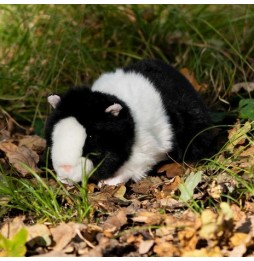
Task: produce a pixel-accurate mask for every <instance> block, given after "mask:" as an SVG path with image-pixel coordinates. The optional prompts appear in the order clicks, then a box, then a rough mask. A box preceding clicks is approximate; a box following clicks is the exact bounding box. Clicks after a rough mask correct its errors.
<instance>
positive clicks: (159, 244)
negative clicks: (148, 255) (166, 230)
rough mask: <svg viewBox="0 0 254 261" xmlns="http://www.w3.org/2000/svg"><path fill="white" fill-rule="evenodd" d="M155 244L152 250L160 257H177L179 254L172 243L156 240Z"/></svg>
mask: <svg viewBox="0 0 254 261" xmlns="http://www.w3.org/2000/svg"><path fill="white" fill-rule="evenodd" d="M155 243H156V245H155V246H154V248H153V250H154V252H155V253H156V254H157V255H158V256H160V257H169V256H179V254H180V249H179V248H178V247H176V246H175V245H174V244H173V243H172V242H167V241H165V240H164V239H160V238H156V239H155Z"/></svg>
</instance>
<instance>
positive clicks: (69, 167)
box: [59, 165, 73, 173]
mask: <svg viewBox="0 0 254 261" xmlns="http://www.w3.org/2000/svg"><path fill="white" fill-rule="evenodd" d="M59 169H61V170H63V171H64V172H67V173H70V172H71V171H72V169H73V167H72V165H61V166H59Z"/></svg>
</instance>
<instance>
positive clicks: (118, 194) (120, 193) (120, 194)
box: [113, 185, 127, 201]
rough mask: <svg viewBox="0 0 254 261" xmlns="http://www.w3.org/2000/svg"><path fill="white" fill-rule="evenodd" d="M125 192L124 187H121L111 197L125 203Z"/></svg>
mask: <svg viewBox="0 0 254 261" xmlns="http://www.w3.org/2000/svg"><path fill="white" fill-rule="evenodd" d="M125 192H126V187H125V186H124V185H121V186H120V188H119V189H118V190H117V191H116V192H115V193H114V195H113V196H114V197H115V198H118V199H120V200H122V201H127V199H126V198H125V197H124V194H125Z"/></svg>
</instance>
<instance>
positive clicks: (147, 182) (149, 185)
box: [131, 177, 162, 195]
mask: <svg viewBox="0 0 254 261" xmlns="http://www.w3.org/2000/svg"><path fill="white" fill-rule="evenodd" d="M161 183H162V180H161V179H160V178H159V177H147V178H145V179H142V180H141V181H139V182H137V183H134V184H132V185H131V188H132V190H133V191H134V192H136V193H138V194H144V195H147V194H149V193H150V192H151V190H152V189H153V188H156V187H157V186H158V185H160V184H161Z"/></svg>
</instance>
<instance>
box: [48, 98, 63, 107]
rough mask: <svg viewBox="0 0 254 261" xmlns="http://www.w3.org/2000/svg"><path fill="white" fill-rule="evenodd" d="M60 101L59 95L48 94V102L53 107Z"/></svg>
mask: <svg viewBox="0 0 254 261" xmlns="http://www.w3.org/2000/svg"><path fill="white" fill-rule="evenodd" d="M60 101H61V98H60V96H58V95H50V96H49V97H48V102H49V104H50V105H51V106H52V107H53V108H54V109H55V108H56V105H57V104H58V103H59V102H60Z"/></svg>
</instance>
